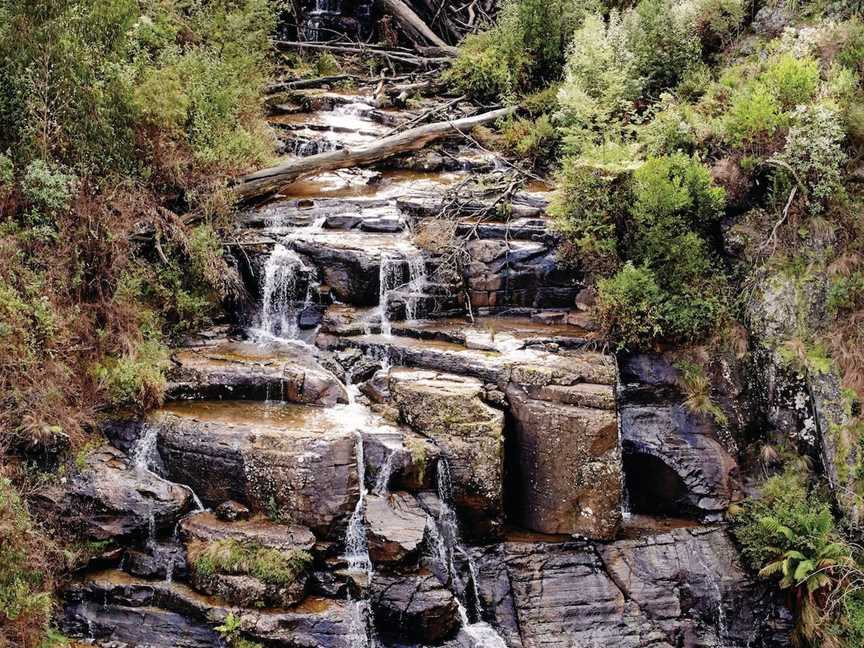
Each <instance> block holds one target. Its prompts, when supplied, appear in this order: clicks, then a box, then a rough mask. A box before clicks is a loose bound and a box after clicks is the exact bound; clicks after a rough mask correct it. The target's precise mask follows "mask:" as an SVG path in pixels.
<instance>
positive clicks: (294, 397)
mask: <svg viewBox="0 0 864 648" xmlns="http://www.w3.org/2000/svg"><path fill="white" fill-rule="evenodd" d="M173 360H174V367H173V368H172V369H171V371H170V372H169V375H168V380H169V382H168V387H167V392H166V393H167V397H168V398H169V399H174V400H189V399H196V400H226V399H230V400H236V399H249V400H284V401H287V402H292V403H302V404H312V405H325V406H329V405H335V404H336V403H347V402H348V394H347V392H346V391H345V387H344V386H343V385H342V384H341V383H340V382H339V380H338V379H337V378H336V377H335V376H334V375H333V374H331V373H330V372H329V371H327V370H326V369H324V367H322V366H321V365H320V364H318V362H317V361H316V360H315V358H314V357H312V355H311V354H310V353H309V351H308V350H306V349H299V348H293V347H290V346H288V345H278V344H269V345H259V344H254V343H251V342H226V343H222V344H218V345H215V346H209V347H197V348H194V349H181V350H178V351H176V352H175V353H174V355H173Z"/></svg>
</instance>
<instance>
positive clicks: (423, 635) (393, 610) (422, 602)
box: [371, 574, 460, 645]
mask: <svg viewBox="0 0 864 648" xmlns="http://www.w3.org/2000/svg"><path fill="white" fill-rule="evenodd" d="M371 599H372V611H373V613H374V615H375V622H376V626H377V627H378V628H379V629H380V632H381V634H382V635H384V636H386V637H389V638H392V639H395V640H396V641H411V642H415V641H419V642H422V643H423V644H424V645H429V644H432V645H434V644H438V643H440V642H441V641H443V640H445V639H447V638H448V637H451V636H453V635H454V634H455V633H456V630H457V629H458V628H459V626H460V620H459V611H458V605H457V603H456V598H455V597H454V596H453V594H452V593H451V592H450V591H449V590H448V589H447V588H446V587H444V586H443V585H442V584H441V583H440V582H439V581H438V579H437V578H435V577H434V576H432V575H431V574H425V575H422V574H417V575H406V576H376V578H375V579H374V580H373V581H372V593H371Z"/></svg>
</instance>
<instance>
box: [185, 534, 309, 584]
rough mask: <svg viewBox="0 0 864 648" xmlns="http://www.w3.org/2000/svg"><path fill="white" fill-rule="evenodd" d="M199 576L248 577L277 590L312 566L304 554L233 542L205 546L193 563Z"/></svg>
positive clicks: (226, 540) (307, 554)
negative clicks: (244, 575) (275, 586)
mask: <svg viewBox="0 0 864 648" xmlns="http://www.w3.org/2000/svg"><path fill="white" fill-rule="evenodd" d="M193 564H194V567H195V570H196V571H197V572H198V573H200V574H201V575H203V576H210V575H213V574H248V575H249V576H254V577H255V578H257V579H259V580H261V581H263V582H265V583H268V584H271V585H277V586H287V585H291V584H292V583H293V582H294V581H295V580H296V579H297V577H298V576H300V575H301V574H302V573H303V572H305V571H306V570H307V569H308V568H309V566H310V565H311V564H312V556H311V555H310V554H309V553H308V552H306V551H300V550H291V551H280V550H278V549H272V548H269V547H261V546H259V545H256V544H253V543H249V542H245V543H244V542H239V541H238V540H234V539H233V538H226V539H224V540H216V541H214V542H211V543H209V544H208V545H207V546H206V547H204V548H203V550H201V551H200V552H199V553H198V554H197V556H196V557H195V558H194V560H193Z"/></svg>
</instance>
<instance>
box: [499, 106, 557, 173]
mask: <svg viewBox="0 0 864 648" xmlns="http://www.w3.org/2000/svg"><path fill="white" fill-rule="evenodd" d="M502 138H503V145H504V148H505V149H506V150H507V151H509V152H511V153H515V154H516V155H518V156H520V157H521V158H528V159H529V160H530V161H532V162H533V163H534V164H535V165H538V164H547V163H550V162H552V161H553V160H554V159H555V157H556V153H557V149H558V143H559V137H558V131H557V129H556V128H555V127H554V126H553V125H552V120H551V119H550V118H549V116H548V115H541V116H540V117H538V118H537V119H534V120H530V119H523V118H522V117H516V118H515V119H512V120H510V121H509V122H508V124H507V125H506V126H505V128H504V131H503V133H502Z"/></svg>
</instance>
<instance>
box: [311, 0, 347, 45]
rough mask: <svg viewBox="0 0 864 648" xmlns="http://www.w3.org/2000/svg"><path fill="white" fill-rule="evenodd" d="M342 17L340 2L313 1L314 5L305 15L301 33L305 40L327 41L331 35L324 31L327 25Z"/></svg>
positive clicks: (331, 0)
mask: <svg viewBox="0 0 864 648" xmlns="http://www.w3.org/2000/svg"><path fill="white" fill-rule="evenodd" d="M341 15H342V0H315V3H314V5H313V6H312V8H311V9H309V11H308V12H307V13H306V19H305V20H304V23H303V32H304V35H305V37H306V40H309V41H320V40H327V39H328V38H329V37H330V36H332V34H329V36H328V33H327V32H326V31H325V28H326V27H327V25H328V24H329V23H333V22H335V21H336V20H338V19H339V18H340V17H341Z"/></svg>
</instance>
